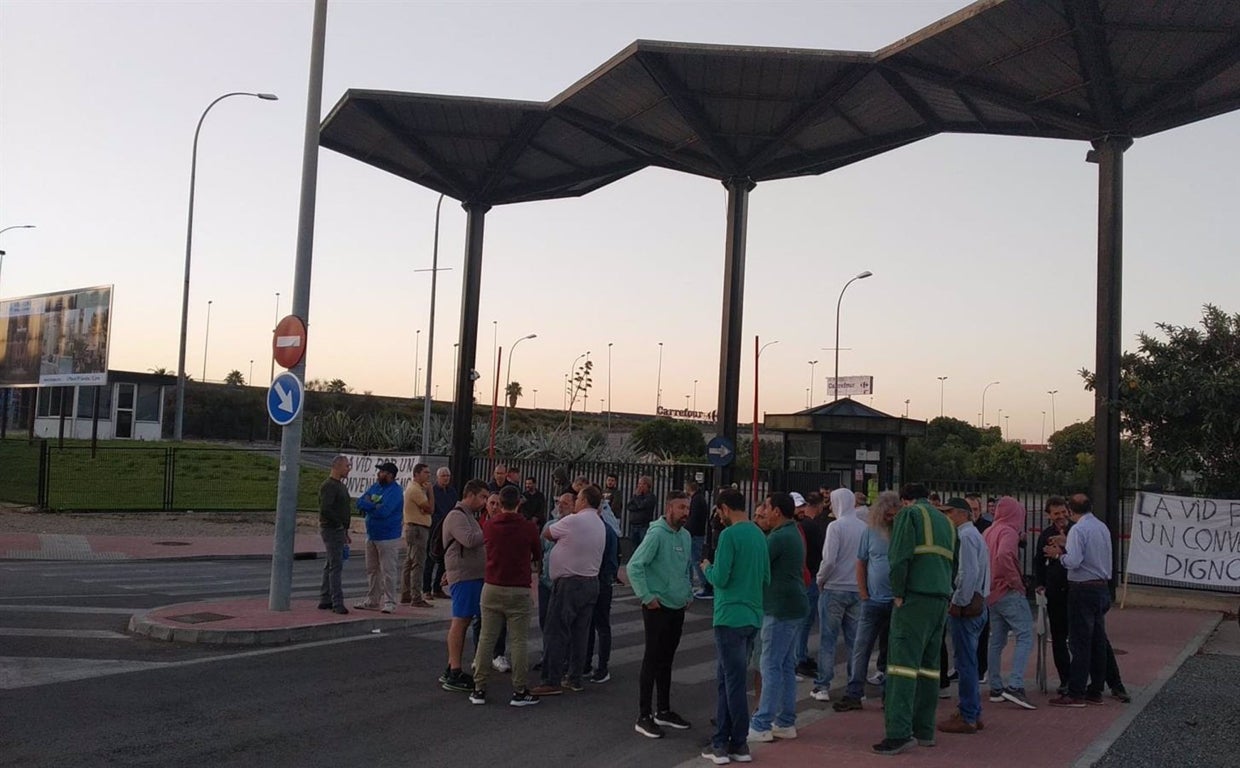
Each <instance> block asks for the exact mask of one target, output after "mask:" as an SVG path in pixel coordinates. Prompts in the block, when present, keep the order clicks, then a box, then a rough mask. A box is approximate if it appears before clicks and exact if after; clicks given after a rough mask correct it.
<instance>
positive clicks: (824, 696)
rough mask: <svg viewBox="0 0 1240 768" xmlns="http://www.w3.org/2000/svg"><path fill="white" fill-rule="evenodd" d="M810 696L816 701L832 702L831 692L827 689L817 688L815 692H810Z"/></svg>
mask: <svg viewBox="0 0 1240 768" xmlns="http://www.w3.org/2000/svg"><path fill="white" fill-rule="evenodd" d="M809 695H810V696H812V697H813V698H814V701H830V700H831V692H830V691H828V690H827V689H826V688H815V689H814V690H812V691H810V692H809Z"/></svg>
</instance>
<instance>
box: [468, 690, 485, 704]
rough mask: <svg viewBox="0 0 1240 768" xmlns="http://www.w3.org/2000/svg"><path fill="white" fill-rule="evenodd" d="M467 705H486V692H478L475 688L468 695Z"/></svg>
mask: <svg viewBox="0 0 1240 768" xmlns="http://www.w3.org/2000/svg"><path fill="white" fill-rule="evenodd" d="M469 703H470V704H486V703H487V692H486V691H480V690H478V689H477V688H475V689H474V690H473V691H472V692H470V694H469Z"/></svg>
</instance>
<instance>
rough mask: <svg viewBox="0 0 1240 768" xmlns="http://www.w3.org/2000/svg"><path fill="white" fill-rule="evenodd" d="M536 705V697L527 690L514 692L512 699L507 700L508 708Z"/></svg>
mask: <svg viewBox="0 0 1240 768" xmlns="http://www.w3.org/2000/svg"><path fill="white" fill-rule="evenodd" d="M537 703H538V697H537V696H535V695H534V694H532V693H530V692H529V690H527V689H523V690H520V691H515V692H514V693H513V694H512V698H511V699H509V700H508V706H510V707H529V706H532V705H534V704H537Z"/></svg>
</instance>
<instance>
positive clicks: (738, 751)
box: [728, 744, 753, 763]
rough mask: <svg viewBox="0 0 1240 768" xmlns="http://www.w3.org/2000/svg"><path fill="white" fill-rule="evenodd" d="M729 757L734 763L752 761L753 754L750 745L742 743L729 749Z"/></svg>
mask: <svg viewBox="0 0 1240 768" xmlns="http://www.w3.org/2000/svg"><path fill="white" fill-rule="evenodd" d="M728 757H729V758H731V760H732V762H734V763H752V762H753V755H751V754H749V745H748V744H742V745H740V746H739V747H733V748H732V749H729V750H728Z"/></svg>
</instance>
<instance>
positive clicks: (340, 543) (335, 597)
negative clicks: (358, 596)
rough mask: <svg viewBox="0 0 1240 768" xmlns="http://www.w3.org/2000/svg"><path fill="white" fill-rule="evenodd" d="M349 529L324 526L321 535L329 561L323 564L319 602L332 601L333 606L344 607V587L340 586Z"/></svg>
mask: <svg viewBox="0 0 1240 768" xmlns="http://www.w3.org/2000/svg"><path fill="white" fill-rule="evenodd" d="M347 535H348V531H346V530H345V529H343V528H323V529H322V530H320V531H319V536H320V537H321V538H322V539H323V548H324V549H326V550H327V562H326V563H324V564H323V585H322V587H321V588H320V589H319V602H320V603H324V604H326V603H331V604H332V607H333V608H343V607H344V589H343V588H342V587H341V586H340V572H341V570H343V568H344V540H345V537H346V536H347Z"/></svg>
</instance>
